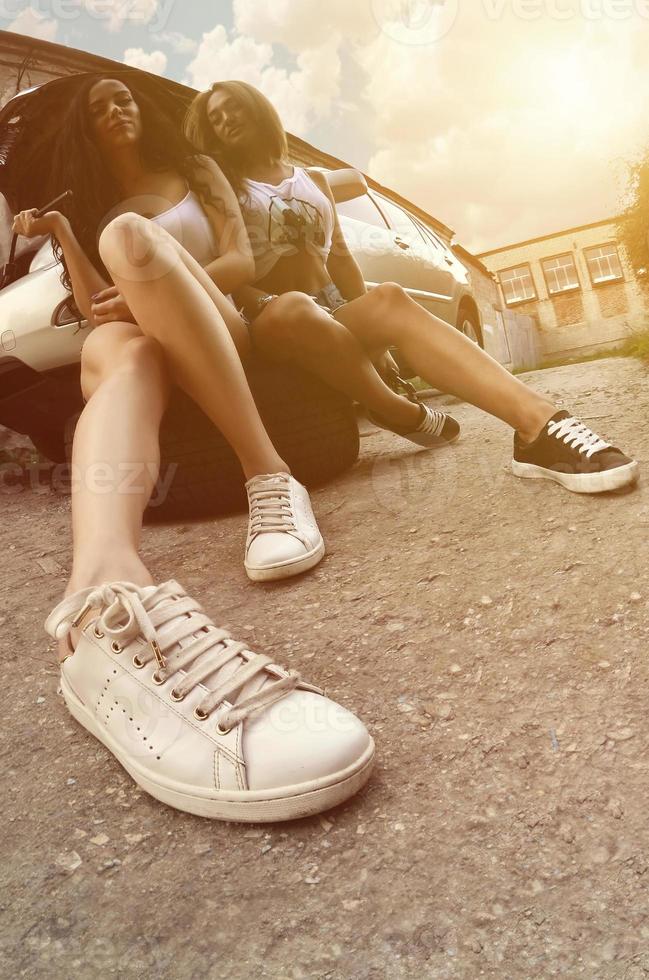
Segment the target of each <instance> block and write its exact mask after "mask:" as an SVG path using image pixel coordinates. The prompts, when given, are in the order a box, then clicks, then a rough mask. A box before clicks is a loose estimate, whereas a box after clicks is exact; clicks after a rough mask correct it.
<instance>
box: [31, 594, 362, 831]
mask: <svg viewBox="0 0 649 980" xmlns="http://www.w3.org/2000/svg"><path fill="white" fill-rule="evenodd" d="M75 626H79V627H80V628H81V630H82V632H81V635H80V638H79V642H78V644H77V647H76V650H75V651H74V652H72V651H71V653H70V656H69V657H67V658H66V659H65V660H64V661H63V663H62V665H61V690H62V693H63V697H64V699H65V702H66V704H67V706H68V708H69V709H70V712H71V713H72V715H73V716H74V717H75V718H76V719H77V721H78V722H80V723H81V724H82V725H83V726H84V728H87V729H88V731H89V732H91V733H92V734H93V735H94V736H95V737H96V738H98V739H99V740H100V741H101V742H103V743H104V745H105V746H106V747H107V748H109V749H110V751H111V752H112V753H113V755H115V756H116V758H117V759H118V760H119V762H120V763H121V764H122V765H123V766H124V768H125V769H126V770H127V772H128V773H130V775H131V776H132V777H133V779H134V780H135V781H136V782H137V783H138V784H139V785H140V786H141V787H142V788H143V789H144V790H146V791H147V793H150V794H151V795H152V796H155V797H156V799H158V800H161V801H162V802H163V803H168V804H169V805H170V806H174V807H177V808H178V809H179V810H186V811H187V812H188V813H195V814H198V815H199V816H204V817H213V818H216V819H221V820H235V821H251V822H258V821H276V820H291V819H293V818H296V817H304V816H307V815H309V814H313V813H318V812H320V811H322V810H326V809H328V808H329V807H332V806H336V805H337V804H339V803H342V801H343V800H346V799H347V798H348V797H350V796H352V795H353V794H354V793H355V792H356V791H357V790H358V789H360V787H361V786H362V785H363V784H364V783H365V782H366V780H367V779H368V777H369V775H370V771H371V768H372V763H373V759H374V742H373V741H372V739H371V738H370V736H369V734H368V732H367V730H366V729H365V726H364V725H363V724H362V722H360V721H359V720H358V718H356V717H355V716H354V715H353V714H351V713H350V712H349V711H347V710H346V709H345V708H342V707H341V706H340V705H338V704H335V703H334V702H333V701H329V700H328V699H327V698H325V697H324V695H323V694H322V692H321V691H319V690H318V688H316V687H312V686H310V685H309V684H306V683H304V682H302V681H301V680H300V678H299V676H298V674H296V673H295V672H293V671H290V672H289V671H286V670H283V669H282V668H281V667H277V666H275V665H274V664H272V663H271V661H270V658H269V657H266V656H263V655H260V654H256V653H253V652H251V651H250V650H248V649H247V647H246V646H245V644H243V643H237V642H236V641H235V640H233V639H232V638H231V637H230V636H228V634H227V633H226V632H225V631H224V630H222V629H219V628H218V627H217V626H215V625H214V624H213V623H212V621H211V620H210V619H209V618H208V617H207V616H206V615H205V614H204V613H203V611H202V608H201V606H200V605H199V604H198V603H197V602H195V601H194V600H193V599H191V598H190V597H189V596H188V595H187V594H186V593H185V591H184V590H183V589H182V588H181V586H180V585H178V583H177V582H175V581H173V580H172V581H169V582H165V583H163V584H162V585H150V586H146V587H139V586H136V585H133V583H131V582H111V583H107V584H105V585H101V586H98V587H97V588H92V589H83V590H82V591H81V592H77V593H75V594H74V595H71V596H68V597H67V598H65V599H64V600H63V601H62V602H61V603H59V605H58V606H57V607H56V608H55V609H54V610H53V612H52V613H51V614H50V615H49V616H48V618H47V620H46V622H45V628H46V630H47V632H48V633H49V634H50V635H51V636H53V637H54V638H56V639H63V638H69V634H70V630H71V629H72V628H73V627H75ZM68 644H69V639H68Z"/></svg>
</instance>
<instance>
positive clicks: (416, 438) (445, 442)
mask: <svg viewBox="0 0 649 980" xmlns="http://www.w3.org/2000/svg"><path fill="white" fill-rule="evenodd" d="M386 431H387V432H392V429H387V430H386ZM394 434H395V436H400V438H401V439H407V440H408V442H414V443H415V445H416V446H421V447H422V449H443V448H444V447H445V446H452V445H453V443H454V442H457V441H458V439H459V438H460V433H459V432H458V434H457V435H456V436H453V438H452V439H440V440H439V441H438V442H432V443H431V442H423V441H422V442H420V439H421V440H424V439H425V438H426V436H425V434H424V433H422V434H421V435H419V433H417V432H413V433H412V434H411V435H409V436H404V435H401V433H399V432H395V433H394Z"/></svg>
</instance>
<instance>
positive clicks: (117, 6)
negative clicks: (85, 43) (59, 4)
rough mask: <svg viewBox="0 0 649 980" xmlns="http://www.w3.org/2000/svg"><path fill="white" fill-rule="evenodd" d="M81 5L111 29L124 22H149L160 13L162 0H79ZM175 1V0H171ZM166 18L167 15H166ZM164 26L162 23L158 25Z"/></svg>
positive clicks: (119, 26) (91, 15) (117, 29)
mask: <svg viewBox="0 0 649 980" xmlns="http://www.w3.org/2000/svg"><path fill="white" fill-rule="evenodd" d="M78 2H79V6H81V7H83V8H84V9H85V10H86V12H87V13H88V14H89V16H90V17H92V18H93V19H95V20H99V21H105V22H106V26H107V28H108V30H109V31H113V32H116V31H119V30H121V28H122V27H123V26H124V24H127V23H130V24H149V23H150V22H151V21H152V20H153V18H154V16H155V15H156V14H158V13H159V10H158V8H159V2H160V0H108V2H106V0H78ZM171 2H172V3H173V0H171ZM165 19H166V17H165ZM158 26H162V25H158Z"/></svg>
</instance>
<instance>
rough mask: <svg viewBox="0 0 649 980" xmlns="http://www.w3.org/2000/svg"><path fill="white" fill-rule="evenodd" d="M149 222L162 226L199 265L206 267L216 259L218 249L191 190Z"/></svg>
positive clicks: (210, 228)
mask: <svg viewBox="0 0 649 980" xmlns="http://www.w3.org/2000/svg"><path fill="white" fill-rule="evenodd" d="M151 221H155V222H156V224H159V225H162V227H163V228H165V229H166V230H167V231H168V232H169V234H170V235H173V237H174V238H175V239H176V241H178V242H180V244H181V245H182V246H183V247H184V248H186V249H187V251H188V252H189V254H190V255H193V256H194V258H195V259H196V261H197V262H199V263H200V265H202V266H205V265H208V264H209V263H210V262H212V261H213V260H214V259H216V258H218V255H219V249H218V245H217V244H216V239H215V237H214V232H213V230H212V226H211V224H210V222H209V218H208V217H207V215H206V214H205V211H204V210H203V208H202V206H201V202H200V201H199V199H198V198H197V196H196V194H194V192H193V191H192V190H188V191H187V193H186V194H185V196H184V198H183V199H182V201H179V203H178V204H176V205H174V207H173V208H169V210H168V211H163V212H162V214H156V215H154V217H152V218H151Z"/></svg>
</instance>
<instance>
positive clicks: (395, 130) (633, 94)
mask: <svg viewBox="0 0 649 980" xmlns="http://www.w3.org/2000/svg"><path fill="white" fill-rule="evenodd" d="M648 41H649V21H648V20H646V19H645V20H640V22H638V21H635V22H634V23H631V22H629V23H615V22H613V21H612V20H604V21H599V22H593V21H586V20H585V19H584V18H575V19H572V20H570V21H557V20H556V19H552V18H549V17H546V18H545V19H542V20H540V21H535V22H534V23H529V22H526V21H522V20H520V19H515V18H514V19H512V18H508V19H500V20H490V19H488V18H486V15H485V13H484V9H482V10H481V9H479V8H477V7H474V8H470V9H468V8H463V10H462V16H461V18H460V21H459V22H458V24H457V25H456V27H455V28H454V29H453V31H451V33H450V34H449V35H448V36H447V37H446V38H445V39H444V40H443V41H442V42H440V43H438V44H434V45H429V46H424V47H421V48H418V47H417V46H407V45H398V44H395V43H393V42H392V41H390V39H389V38H388V37H386V36H383V37H381V38H379V39H377V40H376V41H375V42H374V43H373V44H372V45H369V46H365V47H363V48H358V49H357V60H358V62H359V64H361V65H362V67H363V68H364V69H365V71H366V73H367V86H366V90H365V93H364V95H365V97H366V98H367V100H368V102H369V104H370V106H371V111H372V114H373V126H372V129H373V138H374V141H375V150H374V153H373V154H372V156H371V159H370V162H369V165H368V170H369V172H370V174H371V175H372V176H374V177H375V178H377V179H378V180H380V181H381V182H382V183H385V184H387V185H388V186H391V187H394V188H395V189H397V190H399V191H400V192H401V193H403V194H404V195H405V196H406V197H410V198H411V199H412V200H414V201H416V202H417V203H419V204H420V205H421V206H422V207H424V208H426V209H428V210H429V211H431V212H432V213H433V214H435V215H436V216H437V217H439V218H440V219H441V220H443V221H445V222H447V223H448V224H450V225H451V226H453V227H455V228H456V230H457V232H458V237H459V238H460V240H462V241H463V243H464V244H466V245H467V246H468V247H469V248H474V249H480V248H488V247H490V246H495V245H498V244H503V243H507V242H512V241H516V240H521V239H525V238H529V237H532V236H534V235H537V234H544V233H546V232H552V231H555V230H559V229H561V228H566V227H570V226H571V225H577V224H581V223H586V222H589V221H594V220H597V219H598V218H601V217H606V216H609V215H611V214H613V213H615V212H616V211H617V210H618V208H619V197H620V190H621V187H620V182H619V178H620V176H621V173H622V170H623V168H622V166H621V161H622V160H623V159H624V158H625V157H628V156H630V155H632V154H633V153H634V151H635V149H636V148H637V146H638V142H639V137H642V139H646V136H645V134H646V123H645V113H644V107H645V106H646V105H647V104H648V102H649V74H648V73H647V71H646V67H645V64H646V60H645V59H644V58H643V55H642V51H643V50H646V45H647V42H648ZM605 66H606V67H605Z"/></svg>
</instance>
